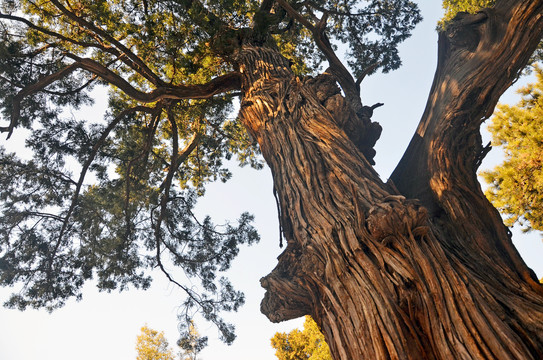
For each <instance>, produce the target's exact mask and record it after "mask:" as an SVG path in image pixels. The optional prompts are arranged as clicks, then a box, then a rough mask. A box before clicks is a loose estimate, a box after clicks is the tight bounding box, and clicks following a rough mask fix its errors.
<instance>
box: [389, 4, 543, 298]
mask: <svg viewBox="0 0 543 360" xmlns="http://www.w3.org/2000/svg"><path fill="white" fill-rule="evenodd" d="M542 35H543V0H533V1H522V0H517V1H513V0H499V1H497V2H496V5H495V7H494V8H490V9H484V10H483V11H482V12H480V13H478V14H475V15H468V14H461V15H459V16H458V17H457V18H456V19H455V20H454V21H453V23H452V24H451V25H450V26H449V27H448V28H447V30H446V32H443V33H441V34H440V36H439V54H438V67H437V71H436V74H435V77H434V83H433V85H432V89H431V93H430V96H429V99H428V103H427V105H426V110H425V112H424V114H423V117H422V119H421V121H420V123H419V126H418V128H417V131H416V134H415V136H414V137H413V139H412V140H411V143H410V145H409V147H408V149H407V150H406V153H405V154H404V156H403V158H402V160H401V161H400V163H399V164H398V166H397V168H396V169H395V170H394V172H393V174H392V176H391V179H392V180H393V182H394V183H395V185H396V186H397V187H398V189H399V190H400V191H401V192H402V194H403V195H405V196H407V197H409V198H418V199H419V200H421V201H422V203H423V204H424V205H425V206H426V207H427V208H428V209H429V210H430V211H431V213H432V214H433V215H434V216H435V217H436V219H437V218H443V216H444V214H445V216H446V217H448V218H450V219H451V220H452V222H453V223H457V224H471V225H466V227H465V229H464V231H465V232H466V235H465V239H464V240H460V239H459V241H462V242H463V243H462V244H457V246H466V247H468V248H469V247H476V248H478V250H476V251H477V252H481V251H482V252H485V253H487V254H492V253H498V254H501V257H505V258H509V261H510V263H509V264H508V266H510V267H511V268H513V269H516V270H517V271H518V272H519V273H520V274H521V276H522V277H523V278H524V279H525V280H526V281H528V282H530V283H531V284H532V285H533V286H534V289H536V290H537V291H541V287H540V286H539V285H538V284H537V283H536V282H535V281H533V278H532V277H531V274H529V273H527V272H526V270H525V269H526V267H525V266H524V264H523V262H522V260H521V259H520V256H519V255H518V253H517V252H516V250H515V249H514V247H513V245H512V244H511V242H510V240H509V236H508V234H507V229H505V227H504V226H503V223H502V221H501V218H500V217H499V214H498V213H497V211H496V210H495V209H494V208H493V207H492V206H491V205H490V203H489V202H488V201H487V200H486V198H485V197H484V195H483V193H482V191H481V189H480V185H479V183H478V181H477V177H476V169H477V166H478V162H479V161H480V154H481V151H482V150H483V147H482V144H481V137H480V134H479V127H480V125H481V123H482V122H483V121H484V119H486V118H488V117H489V116H490V115H491V114H492V111H493V109H494V107H495V105H496V103H497V101H498V99H499V97H500V96H501V94H502V93H503V92H504V91H505V90H506V89H507V88H509V86H510V85H511V84H512V83H513V82H514V81H515V80H516V79H517V78H518V76H519V74H520V72H521V70H522V69H523V67H524V66H525V65H526V64H527V62H528V61H529V58H530V56H531V54H532V53H533V51H534V50H535V49H536V47H537V45H538V43H539V42H540V40H541V37H542ZM483 213H484V215H480V216H477V219H475V220H474V218H473V214H483ZM471 226H474V227H473V228H471ZM474 251H475V250H474ZM503 254H505V255H503ZM489 256H490V255H489ZM496 256H498V255H496Z"/></svg>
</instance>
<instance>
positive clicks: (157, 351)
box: [136, 326, 175, 360]
mask: <svg viewBox="0 0 543 360" xmlns="http://www.w3.org/2000/svg"><path fill="white" fill-rule="evenodd" d="M136 352H137V357H136V360H174V359H175V355H174V353H173V350H172V349H171V348H170V347H169V344H168V340H166V337H165V336H164V332H162V331H161V332H158V331H156V330H153V329H151V328H149V327H147V326H144V327H142V328H141V334H140V335H138V337H137V340H136Z"/></svg>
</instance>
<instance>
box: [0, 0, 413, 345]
mask: <svg viewBox="0 0 543 360" xmlns="http://www.w3.org/2000/svg"><path fill="white" fill-rule="evenodd" d="M420 20H421V17H420V15H419V11H418V8H417V6H416V4H415V3H413V2H412V1H409V0H366V1H354V0H342V1H336V0H333V1H324V0H315V1H297V0H289V1H287V0H262V1H256V0H253V1H238V0H206V1H198V0H143V1H142V0H112V1H105V0H70V1H65V0H20V1H15V0H12V1H2V3H1V6H0V79H1V81H0V111H1V112H0V114H1V122H2V123H1V124H0V132H2V133H5V134H7V136H8V138H9V137H10V136H11V135H12V134H14V133H16V132H17V130H18V129H20V128H26V129H28V131H29V132H28V136H27V137H26V147H27V149H28V150H29V151H31V152H32V156H31V159H30V160H28V159H23V158H20V157H19V156H18V154H15V153H13V152H11V151H9V150H8V149H6V148H4V147H1V148H0V200H1V204H0V211H1V217H0V285H2V286H15V285H18V286H19V287H18V288H17V291H16V292H15V293H14V295H13V296H12V297H11V298H10V299H9V300H8V301H7V302H6V305H7V306H10V307H16V308H20V309H24V308H26V307H28V306H30V307H36V308H40V307H45V308H47V309H54V308H57V307H59V306H62V305H63V304H64V303H65V301H66V299H68V298H70V297H75V298H77V299H79V298H81V296H82V294H81V287H82V285H83V284H84V283H85V282H86V281H87V280H89V279H95V280H96V282H97V284H98V287H99V288H100V289H102V290H106V291H111V290H113V289H120V290H124V289H126V288H128V287H129V286H134V287H139V288H147V287H149V285H150V281H151V278H150V276H149V270H150V269H152V268H159V269H160V270H161V271H162V272H164V274H165V275H166V276H167V277H168V278H169V279H170V280H171V281H173V282H175V283H176V284H177V285H178V286H179V287H180V288H182V289H183V290H184V291H185V292H186V295H187V297H186V301H185V303H184V308H185V309H186V314H188V316H189V317H190V318H192V315H193V312H194V311H201V312H202V314H203V316H204V318H206V319H207V320H210V321H212V322H214V323H215V324H217V325H218V326H219V328H220V329H221V331H222V334H223V339H224V340H225V341H227V342H230V341H232V340H233V338H234V336H233V333H232V330H233V329H232V327H231V326H229V325H228V324H226V323H224V322H223V321H222V320H221V318H220V317H219V315H218V314H219V312H220V311H221V310H227V311H230V310H236V309H237V308H238V307H239V306H240V305H241V304H242V303H243V301H244V298H243V294H242V293H240V292H238V291H236V290H235V289H234V288H233V287H232V286H231V284H230V283H229V281H228V280H227V279H226V278H224V277H221V276H219V273H220V272H222V271H225V270H227V269H228V268H229V267H230V264H231V261H232V260H233V258H234V257H235V256H236V255H237V253H238V251H239V246H240V245H242V244H251V243H254V242H255V241H257V240H258V238H259V237H258V235H257V233H256V231H255V229H254V228H253V227H252V226H251V221H252V217H251V216H250V215H248V214H242V215H241V216H240V217H239V219H238V221H237V222H236V223H227V224H225V225H223V226H218V225H216V224H214V223H213V222H212V220H211V219H210V218H209V217H203V218H200V217H197V216H196V215H195V214H194V206H195V203H196V201H197V199H198V197H199V196H201V195H203V194H204V192H205V185H206V184H208V183H209V182H212V181H216V180H222V181H226V180H228V179H229V178H230V177H231V173H230V171H229V170H228V169H227V168H226V167H225V165H224V164H225V160H229V159H231V158H233V157H235V158H237V159H238V160H239V163H240V164H241V165H246V164H248V165H251V166H253V167H255V168H261V167H262V160H261V159H260V157H259V150H258V147H257V145H256V144H255V142H254V141H253V140H252V139H251V138H250V137H249V136H248V134H247V133H246V131H245V129H244V128H243V126H242V125H241V124H240V121H239V120H238V119H237V118H236V117H235V115H232V111H233V109H234V108H235V107H234V105H235V103H236V99H237V97H238V96H240V95H242V94H240V93H238V92H237V91H239V78H238V74H237V73H236V62H235V53H236V51H237V50H238V49H239V47H240V46H242V45H244V44H251V45H253V46H269V47H274V48H278V49H279V50H280V51H282V52H283V54H284V55H285V56H286V57H288V58H289V59H291V61H292V64H293V65H292V68H293V70H294V71H295V72H297V73H298V74H305V73H309V72H312V71H316V70H317V69H318V67H319V65H320V63H321V61H322V60H323V59H328V60H329V61H332V60H333V56H332V55H331V53H330V51H331V50H332V48H333V47H334V46H333V45H330V44H331V43H330V42H329V40H328V39H331V41H336V42H344V43H346V44H347V45H348V48H349V49H350V50H349V59H350V62H349V64H350V65H351V70H352V71H353V72H354V73H355V75H356V76H363V75H366V74H368V73H371V72H375V71H376V70H377V69H378V68H381V69H382V70H383V71H388V70H392V69H395V68H397V67H398V66H399V65H400V63H401V61H400V59H399V57H398V51H397V45H398V44H399V43H400V42H401V41H403V40H404V39H406V38H407V37H408V36H409V35H410V31H411V30H412V29H413V27H414V26H415V24H416V23H418V22H419V21H420ZM317 39H318V40H319V41H316V40H317ZM103 86H109V108H108V111H107V112H106V114H105V118H104V119H96V116H90V118H74V116H73V115H71V113H72V110H74V109H79V108H81V107H83V106H87V105H92V104H93V100H92V95H91V91H92V90H93V89H100V88H101V87H103ZM170 265H175V266H177V267H178V268H180V269H182V271H183V276H182V277H188V278H189V279H191V281H192V282H191V285H190V286H188V285H185V284H184V283H182V282H179V281H178V280H177V277H174V276H172V274H171V273H170V271H169V270H168V269H169V266H170ZM193 280H196V283H194V281H193ZM187 283H188V282H187ZM198 283H199V286H198V285H197V284H198Z"/></svg>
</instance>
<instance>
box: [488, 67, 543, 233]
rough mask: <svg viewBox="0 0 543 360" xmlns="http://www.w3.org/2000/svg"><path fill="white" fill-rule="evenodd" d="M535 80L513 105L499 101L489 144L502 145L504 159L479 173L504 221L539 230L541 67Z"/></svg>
mask: <svg viewBox="0 0 543 360" xmlns="http://www.w3.org/2000/svg"><path fill="white" fill-rule="evenodd" d="M535 75H536V76H537V82H535V83H533V84H529V85H527V86H526V87H523V88H521V89H520V90H519V93H520V94H521V95H522V100H521V101H520V102H519V103H518V104H517V105H516V106H508V105H499V106H498V111H497V112H496V113H495V114H494V117H493V119H492V124H491V125H490V126H489V127H488V128H489V130H490V132H491V133H492V137H493V140H492V144H493V145H495V146H502V147H503V149H504V152H505V160H504V162H503V163H502V164H501V165H499V166H497V167H496V168H494V169H493V170H491V171H484V172H482V173H481V175H482V176H483V178H484V179H485V180H486V182H488V183H489V184H490V187H489V188H488V190H487V191H486V195H487V197H488V198H489V199H490V201H491V202H492V203H493V204H494V206H496V208H498V210H499V211H500V212H501V213H502V214H504V215H506V216H507V219H506V220H505V223H506V225H508V226H512V225H513V224H515V223H519V224H520V225H522V226H523V230H524V231H529V230H531V229H536V230H540V231H543V209H542V207H541V204H542V203H543V69H541V68H540V67H538V66H536V67H535Z"/></svg>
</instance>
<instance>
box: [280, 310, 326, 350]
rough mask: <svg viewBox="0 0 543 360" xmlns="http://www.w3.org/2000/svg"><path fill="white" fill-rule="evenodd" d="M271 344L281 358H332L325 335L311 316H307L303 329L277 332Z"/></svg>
mask: <svg viewBox="0 0 543 360" xmlns="http://www.w3.org/2000/svg"><path fill="white" fill-rule="evenodd" d="M271 344H272V347H273V348H274V349H275V350H276V352H275V356H277V358H278V359H279V360H332V355H331V354H330V348H329V347H328V344H326V342H325V341H324V335H323V334H322V333H321V331H320V330H319V327H318V325H317V323H316V322H315V321H314V320H313V319H312V318H311V317H310V316H306V317H305V322H304V329H303V330H302V331H300V330H298V329H294V330H292V331H291V332H289V333H288V334H287V333H275V335H274V336H273V338H272V339H271Z"/></svg>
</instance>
